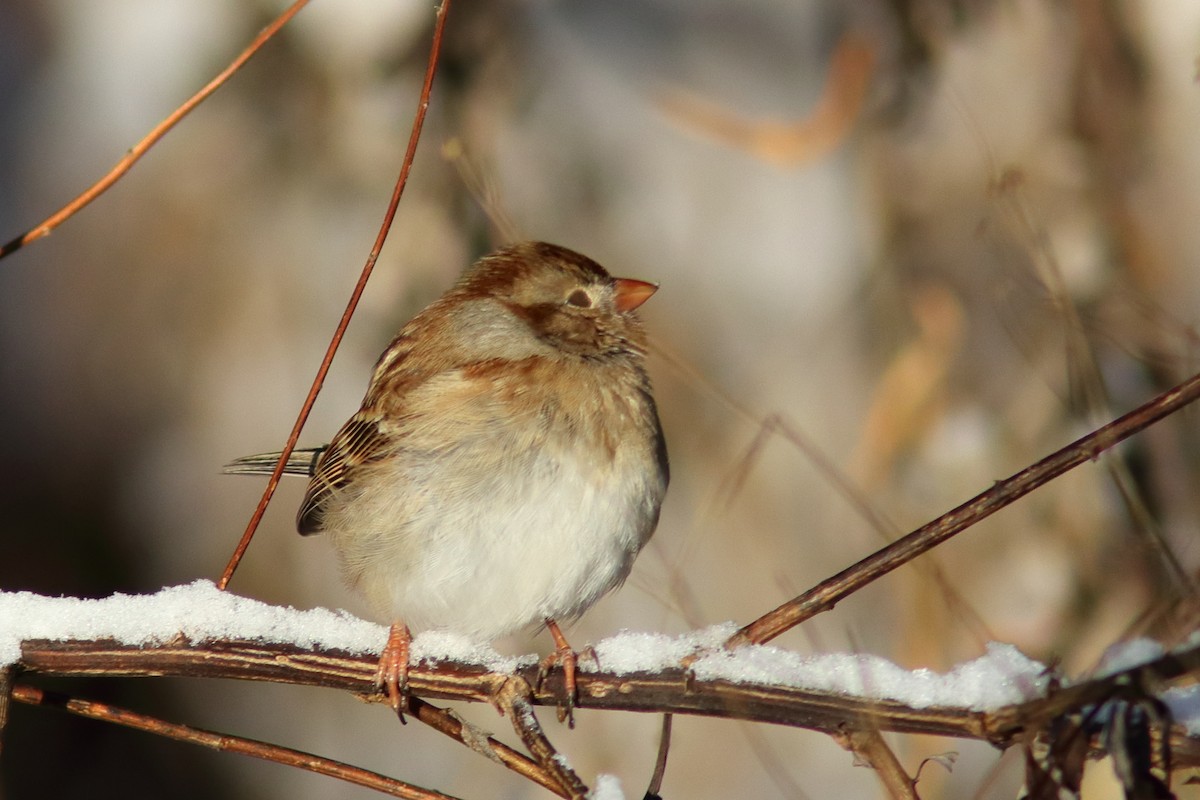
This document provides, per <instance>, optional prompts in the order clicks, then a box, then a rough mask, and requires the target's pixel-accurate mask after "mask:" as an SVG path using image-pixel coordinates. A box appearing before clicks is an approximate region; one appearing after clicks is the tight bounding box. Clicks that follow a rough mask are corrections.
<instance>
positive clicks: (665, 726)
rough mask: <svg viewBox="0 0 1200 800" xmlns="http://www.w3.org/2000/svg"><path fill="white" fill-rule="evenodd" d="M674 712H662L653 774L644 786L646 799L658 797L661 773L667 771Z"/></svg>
mask: <svg viewBox="0 0 1200 800" xmlns="http://www.w3.org/2000/svg"><path fill="white" fill-rule="evenodd" d="M673 719H675V715H674V714H663V721H662V732H661V733H660V734H659V736H658V758H656V759H654V774H653V775H651V776H650V785H649V786H647V787H646V800H651V798H656V797H660V796H661V795H660V792H661V791H662V782H663V775H664V774H665V773H666V771H667V754H668V753H670V752H671V721H672V720H673Z"/></svg>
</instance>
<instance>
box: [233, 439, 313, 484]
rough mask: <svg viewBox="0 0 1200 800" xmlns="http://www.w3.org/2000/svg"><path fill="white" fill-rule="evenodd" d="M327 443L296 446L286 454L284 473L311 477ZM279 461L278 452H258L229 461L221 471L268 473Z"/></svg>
mask: <svg viewBox="0 0 1200 800" xmlns="http://www.w3.org/2000/svg"><path fill="white" fill-rule="evenodd" d="M326 447H328V445H323V446H321V447H308V448H297V449H295V450H293V451H292V453H291V455H289V456H288V460H287V464H286V465H285V466H284V468H283V474H284V475H304V476H306V477H311V476H312V474H313V472H314V471H315V470H316V467H317V459H319V458H320V457H321V453H324V452H325V448H326ZM278 463H279V453H259V454H258V455H254V456H242V457H241V458H239V459H236V460H234V461H230V462H229V463H228V464H226V465H225V466H224V467H223V468H222V469H221V471H222V472H224V473H225V474H226V475H270V474H271V473H272V472H274V471H275V465H276V464H278Z"/></svg>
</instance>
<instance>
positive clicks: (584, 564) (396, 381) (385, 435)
mask: <svg viewBox="0 0 1200 800" xmlns="http://www.w3.org/2000/svg"><path fill="white" fill-rule="evenodd" d="M657 288H658V287H657V286H656V285H654V284H651V283H646V282H644V281H639V280H633V279H630V278H613V277H611V276H610V275H609V274H608V272H606V271H605V270H604V268H603V267H601V266H600V265H599V264H597V263H596V262H595V261H592V260H591V259H589V258H587V257H586V256H583V255H580V254H579V253H576V252H573V251H571V250H568V249H566V248H565V247H559V246H557V245H553V244H546V243H544V242H527V243H523V244H517V245H514V246H511V247H507V248H505V249H502V250H499V251H497V252H494V253H492V254H490V255H487V256H485V257H483V258H481V259H480V260H479V261H477V262H476V263H475V264H474V265H472V266H471V267H470V268H469V269H467V271H466V272H465V273H463V275H462V277H461V278H460V279H459V281H458V282H457V283H456V284H455V285H454V286H453V287H452V288H451V289H450V290H449V291H448V292H446V294H444V295H443V296H442V297H441V298H439V299H438V300H436V301H435V302H434V303H432V304H431V305H430V306H428V307H427V308H425V309H424V310H423V311H421V312H420V313H419V314H417V316H416V317H414V318H413V319H412V320H411V321H410V322H409V323H408V324H406V325H405V326H404V327H403V328H401V330H400V332H399V334H397V336H396V337H395V339H393V340H392V342H391V344H389V345H388V347H387V349H386V350H384V352H383V354H382V355H381V356H380V358H379V361H378V363H377V364H376V365H375V369H374V372H373V374H372V375H371V380H370V384H369V386H368V388H367V393H366V396H365V398H364V399H363V402H362V407H361V408H360V409H359V410H358V412H357V413H356V414H354V416H352V417H351V418H350V420H349V421H348V422H347V423H346V424H345V425H343V426H342V428H341V430H339V431H338V432H337V434H336V435H335V436H334V437H333V439H332V440H331V441H330V443H329V444H328V445H326V446H324V447H319V448H313V449H307V450H297V451H295V452H293V453H292V454H291V457H290V458H289V460H288V464H287V466H286V472H288V473H293V474H297V473H298V474H304V475H308V476H310V478H309V483H308V490H307V491H306V492H305V494H304V499H303V501H302V502H301V504H300V510H299V512H298V514H297V516H296V527H297V528H298V530H299V532H300V533H301V534H303V535H310V534H317V533H324V534H326V535H327V536H328V537H329V540H330V541H331V542H332V544H333V548H334V550H335V551H336V552H337V555H338V557H339V560H340V563H341V570H342V575H343V577H344V578H345V580H346V583H347V584H348V585H349V586H350V587H351V588H353V589H355V590H357V591H359V592H361V593H362V595H364V596H365V598H366V599H367V601H368V602H369V604H370V605H371V606H372V607H373V609H374V610H375V611H376V613H377V614H378V615H379V616H380V618H382V619H384V620H386V621H388V622H390V623H391V629H390V632H389V636H388V643H387V645H386V646H385V648H384V651H383V654H382V655H381V658H380V665H379V671H378V681H379V684H380V686H381V688H382V689H384V690H385V691H386V693H387V695H388V698H389V700H390V702H391V704H392V706H393V708H394V709H395V710H396V711H397V712H399V713H400V714H401V715H402V716H403V711H404V709H405V708H406V707H407V694H406V691H407V686H406V684H407V675H408V650H409V644H410V642H411V637H412V631H413V630H427V629H442V630H452V631H455V632H458V633H461V634H465V635H467V636H471V637H474V638H477V639H486V640H492V639H495V638H498V637H501V636H504V635H507V634H510V633H514V632H516V631H519V630H522V629H526V628H531V627H533V626H535V625H541V624H544V625H545V626H546V628H547V629H548V630H549V631H550V633H551V635H552V636H553V638H554V640H555V651H554V653H553V654H552V655H551V656H550V657H549V658H548V659H547V663H546V664H544V665H543V668H544V669H545V668H547V667H548V666H549V665H550V664H553V663H558V664H561V666H562V667H563V669H564V674H565V679H566V680H565V684H566V693H567V705H566V707H567V709H568V711H569V709H570V708H571V706H572V705H573V700H574V695H575V658H576V657H575V653H574V651H573V650H572V649H571V647H570V645H569V644H568V643H567V641H566V639H565V637H564V636H563V635H562V631H561V629H560V627H559V625H558V622H559V621H569V620H572V619H575V618H577V617H578V616H579V615H581V614H582V613H583V612H585V611H586V610H587V609H588V608H590V607H591V606H592V605H593V604H594V603H595V602H596V601H597V600H599V599H600V598H601V597H602V596H604V595H605V594H606V593H608V592H609V591H611V590H613V589H614V588H616V587H617V586H619V585H620V584H621V583H622V582H623V581H624V580H625V578H626V576H628V575H629V571H630V569H631V568H632V566H633V562H634V559H635V558H636V557H637V554H638V552H639V551H640V550H641V549H642V547H643V546H644V545H645V544H646V542H647V541H648V540H649V538H650V536H651V534H653V533H654V529H655V527H656V526H657V524H658V518H659V509H660V507H661V505H662V501H663V496H664V495H665V493H666V490H667V483H668V481H669V477H670V470H669V466H668V461H667V450H666V443H665V440H664V438H663V432H662V427H661V425H660V423H659V419H658V411H657V408H656V406H655V403H654V396H653V394H652V392H651V386H650V379H649V377H648V375H647V373H646V366H645V356H646V348H647V339H646V334H645V332H644V331H643V328H642V324H641V321H640V320H639V319H638V316H637V314H636V309H637V308H638V307H639V306H641V305H642V303H644V302H645V301H646V300H647V299H648V298H649V297H650V296H651V295H652V294H654V292H655V291H657ZM278 459H279V453H265V454H261V455H256V456H248V457H245V458H241V459H238V460H237V461H234V462H233V463H232V464H229V465H228V466H227V467H226V471H227V472H230V473H241V474H251V473H254V474H264V473H266V474H269V473H270V472H271V471H272V470H273V469H274V467H275V464H276V463H277V461H278Z"/></svg>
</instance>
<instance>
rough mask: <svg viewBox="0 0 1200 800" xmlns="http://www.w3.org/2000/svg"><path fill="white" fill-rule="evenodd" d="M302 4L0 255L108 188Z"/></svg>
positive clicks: (303, 1) (303, 0)
mask: <svg viewBox="0 0 1200 800" xmlns="http://www.w3.org/2000/svg"><path fill="white" fill-rule="evenodd" d="M306 5H308V0H296V2H294V3H292V4H291V5H290V6H288V8H287V10H286V11H284V12H283V13H282V14H280V15H279V16H278V17H276V18H275V19H274V20H272V22H271V24H270V25H268V26H267V27H265V28H263V29H262V31H260V32H259V34H258V36H256V37H254V41H252V42H251V43H250V46H249V47H247V48H246V49H245V50H243V51H242V52H241V54H240V55H239V56H238V57H237V58H235V59H234V60H233V62H232V63H231V64H230V65H229V66H228V67H226V68H225V69H223V70H222V71H221V72H220V74H218V75H217V77H215V78H213V79H212V80H211V81H209V82H208V83H207V84H205V86H204V88H203V89H201V90H200V91H198V92H196V94H194V95H192V96H191V97H190V98H189V99H188V100H187V102H185V103H184V104H183V105H181V106H180V107H179V108H177V109H175V110H174V111H172V112H171V114H170V115H169V116H168V117H167V118H166V119H164V120H163V121H162V122H160V123H158V125H156V126H155V127H154V129H153V130H151V131H150V132H149V133H148V134H146V136H145V137H144V138H143V139H142V140H141V141H140V142H138V143H137V144H135V145H134V146H133V147H131V148H129V151H128V152H127V153H126V154H125V157H124V158H122V159H121V160H120V161H118V162H117V163H116V164H115V165H114V166H113V168H112V169H110V170H109V171H108V174H107V175H105V176H104V177H103V178H101V179H100V180H98V181H96V182H95V183H94V184H92V185H91V186H90V187H89V188H88V189H86V190H85V191H84V192H83V193H82V194H81V195H79V196H78V197H76V198H75V199H74V200H72V201H71V202H69V203H67V204H66V205H65V206H63V207H62V208H60V209H59V210H58V211H55V212H54V213H53V214H51V215H50V216H49V217H47V218H46V219H44V220H42V221H41V222H40V223H38V224H37V225H35V226H34V227H32V228H30V229H29V230H28V231H26V232H25V233H23V234H21V235H20V236H18V237H17V238H15V239H13V240H12V241H10V242H8V243H7V244H5V245H4V246H3V247H0V258H4V257H5V256H7V255H11V254H12V253H15V252H16V251H18V250H20V249H21V248H22V247H24V246H25V245H27V244H30V243H31V242H36V241H37V240H38V239H41V238H42V237H44V236H46V235H47V234H49V233H50V232H51V231H53V230H54V229H55V228H57V227H58V226H59V225H61V224H62V223H64V222H66V221H67V220H68V219H70V218H71V217H72V216H73V215H74V214H75V213H76V212H77V211H79V210H80V209H81V208H83V207H84V206H86V205H87V204H88V203H90V202H92V201H93V200H95V199H96V198H97V197H99V196H100V195H102V194H104V192H106V191H108V189H109V188H110V187H111V186H112V185H113V184H114V183H116V182H117V181H118V180H120V179H121V177H122V176H124V175H125V173H126V172H129V170H130V169H131V168H132V167H133V165H134V164H135V163H137V161H138V160H139V159H140V158H141V157H142V156H144V155H145V154H146V151H148V150H149V149H150V148H151V147H153V146H154V145H156V144H157V143H158V141H159V140H160V139H162V138H163V137H164V136H166V135H167V133H168V131H170V130H171V129H172V128H174V127H175V125H176V124H178V123H179V121H180V120H182V119H183V118H184V117H186V116H187V115H188V114H190V113H191V112H192V110H193V109H194V108H195V107H196V106H198V105H200V104H201V103H203V102H204V101H205V100H207V99H208V96H209V95H211V94H212V93H213V92H215V91H216V90H217V89H219V88H221V86H222V85H223V84H224V83H225V82H226V81H227V80H229V78H230V77H231V76H232V75H233V73H235V72H237V71H238V70H239V69H241V68H242V65H243V64H245V63H246V62H247V61H249V60H250V58H251V56H253V55H254V54H255V53H256V52H258V50H259V49H260V48H261V47H262V46H263V45H264V44H266V43H267V41H268V40H269V39H270V38H271V37H272V36H274V35H275V34H276V33H278V32H279V29H280V28H282V27H283V26H284V25H286V24H287V23H288V21H289V20H290V19H291V18H292V17H294V16H296V13H297V12H299V11H300V9H302V8H304V6H306Z"/></svg>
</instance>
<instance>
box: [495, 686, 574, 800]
mask: <svg viewBox="0 0 1200 800" xmlns="http://www.w3.org/2000/svg"><path fill="white" fill-rule="evenodd" d="M532 696H533V690H532V689H531V688H530V683H529V682H528V681H526V680H525V679H524V678H521V677H515V676H514V677H512V678H510V679H508V680H507V681H505V682H504V683H503V684H502V685H501V687H500V690H499V691H498V692H497V694H496V697H495V698H494V702H495V703H496V707H497V708H499V709H500V710H501V712H502V713H504V714H507V715H508V719H509V721H510V722H512V726H513V729H514V730H515V731H516V732H517V735H518V736H520V737H521V741H523V742H524V743H525V746H526V747H528V748H529V752H530V753H532V754H533V757H534V760H536V761H537V762H538V763H539V764H541V765H542V767H543V768H544V769H545V770H546V771H547V772H549V773H550V774H551V775H552V776H553V777H554V779H555V781H557V782H558V784H559V786H561V787H562V790H563V796H564V797H569V798H571V800H584V798H586V797H587V794H588V788H587V786H586V785H584V783H583V781H581V780H580V779H579V776H578V775H576V774H575V771H574V770H573V769H571V768H570V766H568V765H567V762H566V761H565V760H564V759H563V758H562V757H561V756H559V754H558V751H556V750H555V749H554V745H552V744H550V740H549V739H547V738H546V734H545V733H543V732H542V726H541V724H539V723H538V721H537V716H536V715H535V714H534V713H533V703H532V702H531V698H532Z"/></svg>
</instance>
